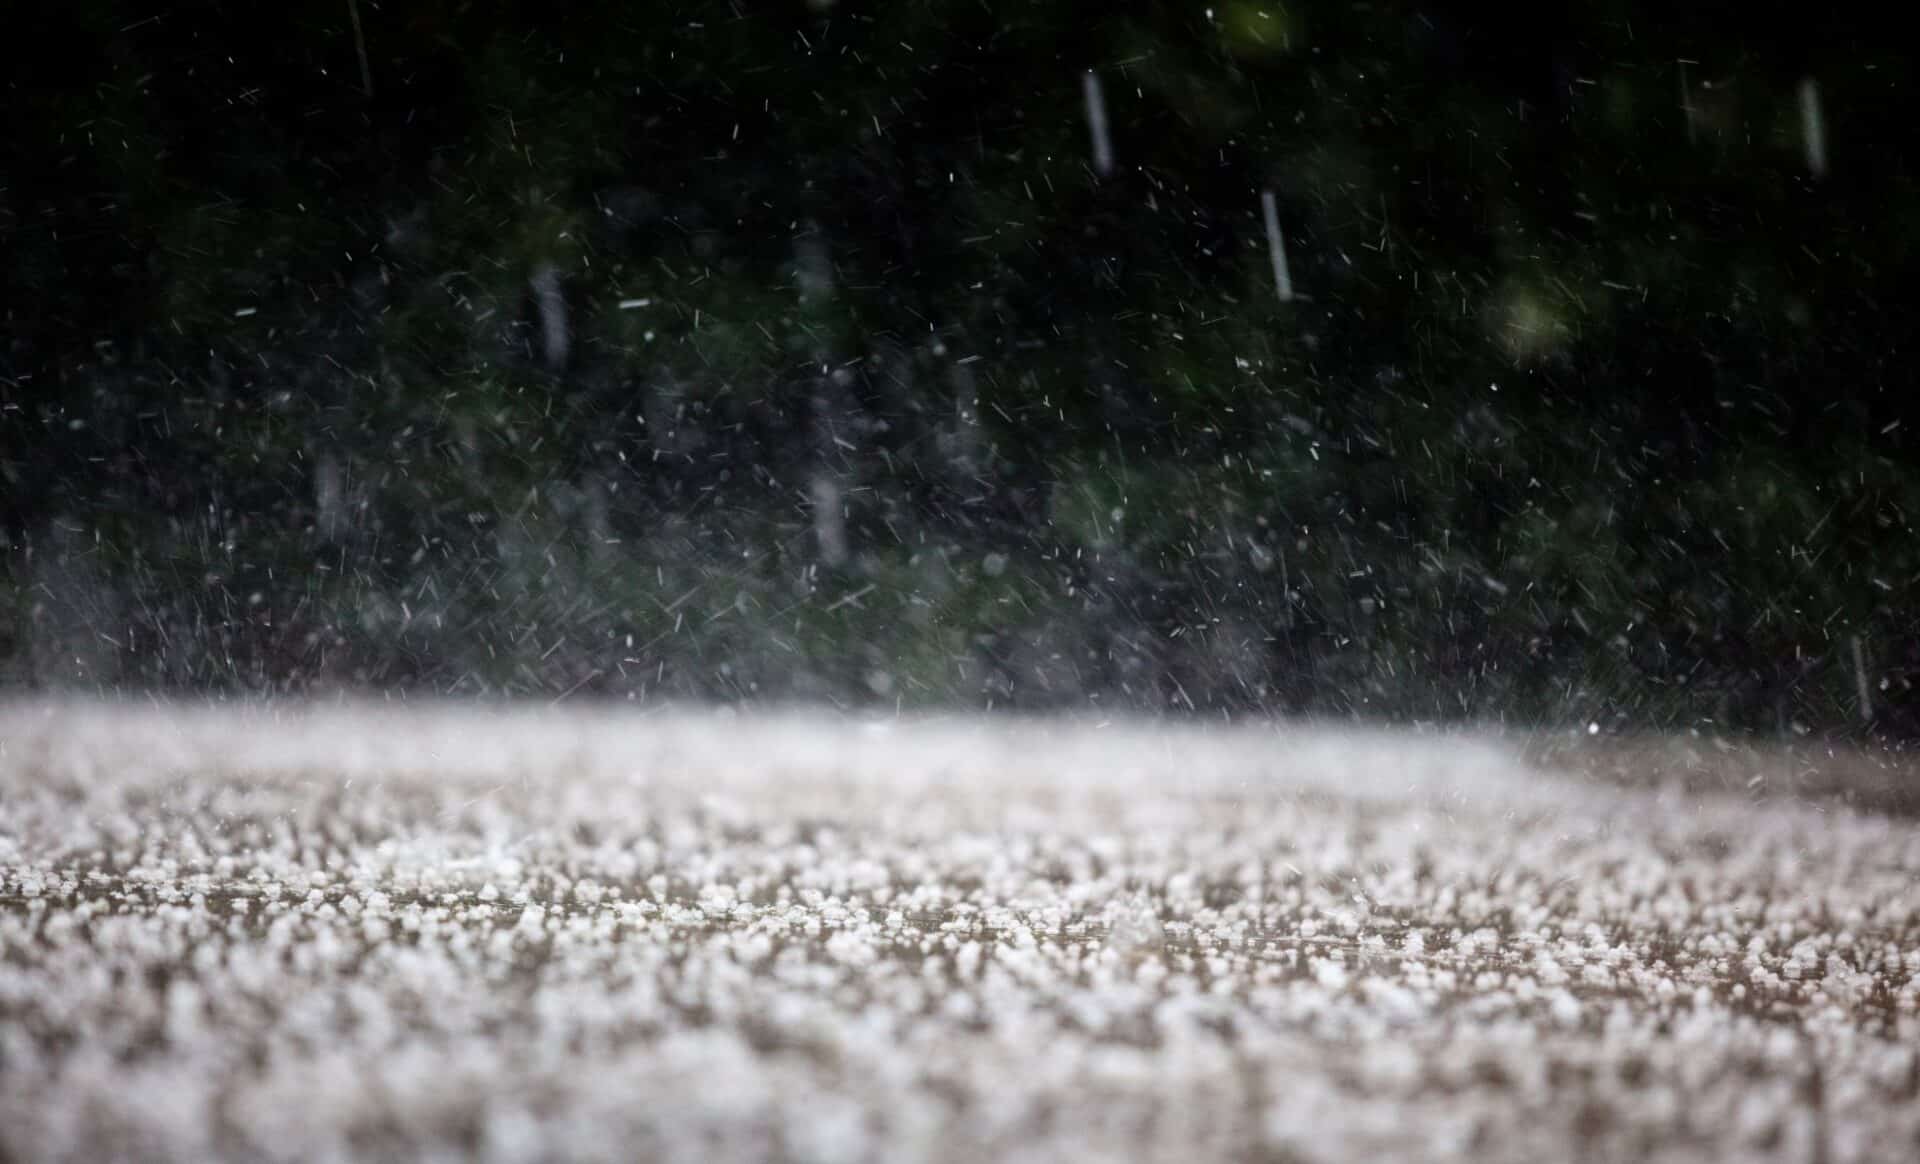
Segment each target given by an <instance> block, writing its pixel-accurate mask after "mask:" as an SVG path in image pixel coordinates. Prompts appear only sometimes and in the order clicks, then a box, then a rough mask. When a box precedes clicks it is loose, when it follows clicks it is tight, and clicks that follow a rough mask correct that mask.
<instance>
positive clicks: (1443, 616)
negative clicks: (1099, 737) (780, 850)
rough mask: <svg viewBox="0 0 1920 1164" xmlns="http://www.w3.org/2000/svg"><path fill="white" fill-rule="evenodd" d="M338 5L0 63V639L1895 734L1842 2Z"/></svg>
mask: <svg viewBox="0 0 1920 1164" xmlns="http://www.w3.org/2000/svg"><path fill="white" fill-rule="evenodd" d="M354 8H355V5H354V4H352V3H349V0H311V2H308V0H295V2H292V3H288V4H284V5H268V6H253V7H248V6H238V5H227V6H219V5H189V6H186V7H184V8H174V9H168V10H165V11H164V12H155V11H153V10H151V9H150V8H149V7H148V6H144V5H137V4H131V3H125V2H122V0H75V2H74V3H72V4H68V5H61V6H55V7H42V8H40V9H36V10H35V11H34V12H32V13H31V14H26V15H24V16H23V18H22V20H21V21H19V22H17V23H18V24H19V27H18V28H16V29H15V35H14V36H13V37H12V38H11V39H10V42H9V45H8V47H7V48H5V49H3V50H0V53H4V54H5V55H6V56H7V57H8V60H7V70H6V73H5V77H6V80H5V86H6V89H5V100H6V102H7V105H8V108H9V113H8V122H9V133H8V135H7V138H6V140H5V141H4V142H0V173H3V174H4V175H5V185H4V187H0V244H3V245H4V248H5V259H6V264H5V273H4V275H0V278H4V279H5V280H6V282H7V292H8V294H7V295H6V304H7V308H6V312H5V316H4V320H3V321H0V333H3V335H4V348H3V349H0V528H3V529H4V532H5V539H6V548H5V559H4V562H5V565H4V572H3V573H0V677H4V680H5V681H6V682H8V683H9V684H13V685H25V686H64V685H75V684H78V685H82V686H97V687H109V688H163V689H181V690H220V691H324V690H333V689H339V688H359V687H381V688H389V689H394V688H403V689H413V690H422V691H436V692H453V693H473V694H482V693H495V694H499V693H507V694H535V693H538V694H541V695H545V696H548V697H560V696H574V697H578V696H584V695H589V694H593V695H602V696H633V697H649V698H651V697H699V698H720V699H735V700H767V701H779V700H787V699H804V700H830V701H835V702H840V703H855V704H875V705H879V706H954V705H961V706H976V705H982V704H994V705H1012V706H1021V707H1051V706H1079V705H1085V704H1088V703H1093V704H1099V705H1103V706H1115V707H1124V708H1136V709H1137V708H1159V709H1173V710H1176V711H1181V712H1193V713H1209V714H1217V713H1219V712H1222V711H1225V712H1229V713H1232V712H1244V711H1266V710H1284V711H1292V712H1302V713H1310V714H1319V715H1347V714H1365V715H1377V716H1391V717H1398V718H1413V719H1462V718H1465V719H1501V720H1506V721H1509V722H1517V723H1524V724H1538V725H1558V724H1586V723H1589V722H1592V723H1596V724H1601V725H1604V726H1607V727H1613V726H1616V725H1619V726H1629V725H1630V726H1656V727H1658V726H1685V725H1700V724H1705V723H1711V724H1714V725H1718V726H1722V727H1736V728H1746V729H1756V730H1762V731H1781V730H1819V731H1857V730H1862V729H1863V728H1870V729H1872V730H1875V731H1879V732H1882V733H1888V734H1893V735H1899V736H1912V735H1913V734H1915V733H1916V732H1920V716H1917V715H1916V711H1917V710H1920V704H1917V703H1916V701H1915V698H1914V695H1913V691H1912V683H1913V681H1914V679H1915V677H1916V674H1920V627H1917V626H1916V621H1915V618H1914V616H1913V615H1912V614H1911V613H1910V612H1911V611H1912V610H1914V609H1915V607H1914V603H1913V601H1912V599H1913V589H1914V585H1915V579H1916V578H1917V577H1920V550H1917V548H1916V543H1915V540H1914V538H1913V532H1912V529H1911V526H1910V516H1909V515H1910V514H1912V513H1913V512H1914V511H1915V508H1916V506H1917V505H1920V497H1917V496H1916V490H1917V489H1920V475H1917V473H1916V468H1915V466H1914V464H1913V459H1912V450H1911V447H1910V441H1911V440H1912V439H1913V434H1914V432H1915V428H1916V425H1920V415H1917V414H1916V412H1917V409H1916V405H1915V403H1914V402H1913V401H1914V397H1913V396H1912V394H1911V392H1910V390H1909V385H1908V381H1907V377H1908V375H1909V373H1908V368H1909V366H1910V363H1911V360H1910V353H1909V352H1908V351H1907V350H1906V349H1907V348H1908V347H1909V346H1910V345H1911V342H1912V340H1911V337H1912V336H1913V335H1915V334H1916V327H1915V324H1916V322H1917V321H1916V320H1915V318H1914V315H1915V309H1914V308H1913V307H1912V306H1911V296H1910V295H1908V294H1907V290H1908V289H1907V287H1906V286H1905V284H1906V282H1907V279H1906V277H1905V276H1906V272H1907V271H1908V270H1910V269H1911V265H1912V263H1913V260H1914V258H1915V249H1916V244H1917V243H1920V230H1916V223H1920V216H1916V214H1915V212H1914V210H1913V207H1914V206H1915V205H1916V201H1915V198H1914V194H1915V189H1914V172H1913V163H1914V158H1915V154H1914V136H1913V131H1912V128H1911V126H1910V125H1909V124H1908V123H1907V122H1908V119H1906V118H1904V117H1903V116H1901V115H1900V111H1901V110H1902V109H1903V108H1904V107H1905V106H1904V104H1903V99H1907V98H1910V97H1911V96H1912V94H1911V88H1912V70H1911V66H1910V64H1909V63H1908V61H1907V57H1906V54H1904V53H1903V52H1902V51H1901V49H1900V48H1899V44H1900V42H1899V39H1898V38H1897V37H1891V36H1889V35H1887V31H1888V30H1886V29H1883V28H1879V27H1877V26H1876V25H1875V24H1874V23H1873V20H1872V18H1868V17H1866V16H1864V15H1862V16H1860V17H1859V18H1858V19H1856V18H1854V17H1852V16H1849V15H1848V14H1846V13H1844V12H1841V13H1834V12H1823V13H1822V14H1821V17H1820V19H1819V20H1818V21H1817V22H1815V21H1811V19H1810V17H1809V16H1808V14H1807V13H1806V12H1805V11H1804V10H1803V9H1800V8H1795V7H1791V6H1770V5H1762V6H1757V7H1756V6H1743V7H1742V8H1740V9H1739V10H1737V13H1733V14H1729V13H1727V12H1719V11H1715V10H1713V9H1711V7H1708V8H1698V9H1694V8H1687V7H1686V6H1648V7H1644V8H1643V7H1639V6H1632V5H1626V4H1622V3H1601V4H1595V5H1588V6H1584V7H1581V8H1578V9H1575V10H1569V11H1566V12H1555V11H1548V10H1542V11H1539V12H1535V13H1533V14H1531V15H1528V16H1525V17H1521V18H1518V19H1516V18H1514V17H1512V16H1510V15H1508V14H1502V15H1501V16H1499V17H1498V18H1495V17H1492V16H1488V17H1486V18H1485V19H1481V18H1477V17H1473V16H1470V15H1465V14H1463V13H1462V12H1460V11H1457V10H1455V9H1454V8H1452V7H1451V6H1440V5H1433V4H1420V3H1402V2H1377V3H1372V4H1358V5H1346V4H1331V3H1306V2H1298V0H1296V2H1290V3H1286V4H1279V3H1258V2H1251V0H1249V2H1246V3H1237V2H1236V3H1222V4H1220V5H1218V6H1216V7H1214V8H1211V9H1210V8H1206V7H1205V6H1191V5H1168V4H1158V3H1140V4H1132V5H1123V6H1121V7H1120V8H1118V9H1114V8H1113V7H1111V6H1104V5H1078V4H1071V3H1060V4H1044V5H1012V6H1000V7H998V8H996V7H995V6H992V5H988V4H949V3H934V2H930V0H929V2H919V3H905V4H891V5H867V4H856V3H845V2H843V3H832V2H829V0H814V2H813V3H783V4H769V5H756V6H751V7H745V6H740V5H734V4H707V3H683V4H678V5H658V6H653V7H651V8H648V9H644V10H643V9H635V8H633V6H631V5H614V4H601V3H597V2H590V3H582V4H571V5H534V4H519V3H479V2H474V0H422V2H419V3H413V4H407V5H394V4H391V3H388V4H376V3H374V2H373V0H363V2H360V3H358V5H357V8H358V17H359V22H360V26H361V28H362V30H363V33H364V52H365V56H364V61H365V65H364V71H363V66H362V57H361V50H360V47H359V46H358V45H357V44H356V34H355V31H354V20H353V10H354ZM1087 70H1093V71H1094V72H1095V74H1096V75H1097V76H1098V77H1099V78H1100V79H1101V86H1100V91H1101V92H1102V93H1103V94H1104V102H1105V120H1106V122H1107V124H1108V126H1109V127H1110V132H1111V136H1112V146H1113V152H1114V156H1115V159H1116V165H1115V167H1114V168H1113V170H1112V172H1111V173H1108V174H1105V175H1102V174H1099V173H1097V172H1096V168H1095V165H1094V154H1093V150H1092V147H1091V143H1090V137H1089V125H1088V112H1087V109H1086V107H1085V104H1084V102H1085V96H1084V90H1083V85H1082V77H1083V74H1084V73H1085V72H1086V71H1087ZM1808 79H1811V80H1812V81H1813V82H1815V83H1816V85H1817V89H1816V90H1815V92H1817V94H1818V98H1819V104H1820V107H1821V109H1822V110H1824V119H1823V122H1822V124H1821V126H1820V128H1821V132H1822V134H1823V138H1824V147H1825V156H1826V158H1827V159H1830V164H1828V165H1825V166H1824V172H1816V171H1817V170H1821V169H1822V168H1823V167H1822V165H1820V164H1818V163H1816V161H1815V160H1814V159H1813V157H1812V155H1810V153H1809V150H1808V143H1807V126H1808V122H1807V120H1806V115H1805V113H1804V112H1803V97H1802V93H1803V81H1806V80H1808ZM1263 191H1272V192H1273V193H1274V194H1275V195H1276V196H1277V198H1278V205H1279V209H1280V221H1281V224H1282V228H1283V234H1284V237H1285V245H1286V252H1287V256H1288V260H1289V265H1290V270H1291V276H1292V282H1293V286H1294V287H1295V288H1296V290H1297V291H1298V292H1299V294H1298V295H1297V296H1296V297H1295V298H1294V299H1292V300H1291V301H1288V302H1280V301H1279V300H1278V299H1277V297H1276V295H1275V291H1274V273H1273V268H1272V266H1271V262H1270V258H1269V250H1268V245H1269V244H1268V240H1267V238H1266V237H1265V232H1264V229H1263V226H1262V218H1261V205H1260V196H1261V193H1262V192H1263ZM1863 686H1864V688H1865V689H1866V694H1867V696H1868V700H1867V703H1866V704H1865V705H1863V704H1862V702H1861V695H1862V688H1863Z"/></svg>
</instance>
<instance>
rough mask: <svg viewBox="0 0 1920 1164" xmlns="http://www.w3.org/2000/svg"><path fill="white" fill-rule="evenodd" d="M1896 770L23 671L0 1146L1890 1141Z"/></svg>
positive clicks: (1633, 748) (1838, 762)
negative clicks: (663, 708) (265, 695)
mask: <svg viewBox="0 0 1920 1164" xmlns="http://www.w3.org/2000/svg"><path fill="white" fill-rule="evenodd" d="M1689 757H1691V758H1689ZM1782 772H1785V773H1787V775H1782V774H1781V773H1782ZM1911 778H1912V774H1911V773H1910V772H1908V771H1907V770H1905V769H1904V768H1901V767H1900V766H1898V765H1895V764H1892V763H1890V762H1886V761H1883V760H1876V759H1874V758H1872V757H1866V756H1862V755H1859V754H1846V755H1841V754H1837V753H1836V754H1833V755H1825V756H1823V755H1821V754H1818V753H1817V752H1816V751H1814V750H1811V749H1809V750H1807V751H1805V752H1804V753H1796V754H1793V755H1790V756H1789V755H1785V754H1784V753H1782V752H1779V751H1764V750H1753V749H1743V748H1735V747H1732V746H1730V745H1720V744H1715V743H1713V742H1711V741H1699V740H1666V741H1633V742H1632V743H1631V744H1630V745H1618V746H1614V747H1612V748H1610V749H1609V748H1603V747H1601V746H1600V745H1598V744H1594V743H1585V744H1582V745H1580V747H1579V748H1578V749H1573V748H1570V747H1568V746H1565V745H1564V744H1563V743H1561V742H1555V741H1547V742H1545V743H1544V744H1543V742H1542V741H1539V740H1532V741H1497V740H1485V739H1473V738H1463V737H1451V736H1442V735H1435V734H1411V733H1407V734H1393V733H1375V734H1351V733H1341V732H1337V731H1333V730H1330V729H1323V728H1308V727H1300V726H1292V727H1288V726H1275V725H1262V726H1244V727H1239V728H1235V729H1231V730H1226V729H1215V730H1203V729H1199V728H1195V727H1185V728H1159V729H1153V728H1148V727H1145V726H1142V725H1138V724H1124V723H1106V724H1101V723H1098V722H1094V721H1086V722H1081V723H1077V724H1067V723H1036V722H1019V721H1007V720H989V721H963V720H956V721H939V722H920V723H912V722H903V723H861V722H854V721H835V722H827V721H821V720H807V719H800V718H777V717H769V718H739V717H728V716H719V715H711V714H696V713H686V714H676V715H653V716H642V715H634V714H627V715H620V714H615V713H612V712H604V713H567V714H562V713H559V712H555V711H546V712H533V711H506V710H491V711H487V710H479V709H473V708H457V707H437V708H436V707H426V708H415V709H411V710H397V709H391V708H386V709H373V708H360V709H338V708H336V709H327V710H321V709H309V710H299V709H281V710H278V711H269V710H261V709H254V710H250V711H234V710H227V711H215V710H207V709H199V710H189V709H179V708H154V707H135V706H126V707H103V706H97V705H96V706H74V705H65V706H54V705H37V706H18V707H13V708H10V709H6V710H4V711H0V1160H80V1159H85V1160H101V1159H112V1158H120V1159H220V1158H228V1159H288V1160H327V1159H388V1158H393V1159H398V1158H406V1159H423V1158H482V1159H499V1160H538V1159H569V1160H574V1159H605V1160H634V1159H655V1158H671V1159H715V1160H761V1159H776V1160H820V1161H836V1160H874V1161H879V1160H902V1159H909V1160H911V1159H922V1160H978V1159H995V1158H1000V1159H1033V1160H1056V1159H1067V1158H1082V1159H1085V1158H1121V1157H1124V1158H1129V1159H1168V1160H1174V1159H1178V1160H1191V1159H1247V1160H1270V1161H1308V1160H1355V1159H1368V1158H1375V1157H1388V1156H1391V1157H1397V1158H1405V1159H1453V1158H1465V1157H1471V1158H1476V1159H1480V1160H1487V1159H1493V1160H1538V1159H1566V1158H1576V1157H1578V1158H1583V1159H1634V1160H1646V1159H1673V1160H1682V1159H1684V1160H1701V1159H1728V1160H1733V1159H1739V1160H1748V1159H1774V1160H1791V1161H1853V1160H1900V1159H1911V1158H1920V821H1916V820H1915V819H1914V814H1913V813H1911V812H1908V811H1903V810H1902V809H1901V806H1902V805H1903V804H1910V803H1911V799H1910V797H1909V792H1908V790H1909V789H1910V788H1911V787H1912V785H1911V784H1910V783H1907V782H1908V781H1909V780H1910V779H1911Z"/></svg>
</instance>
